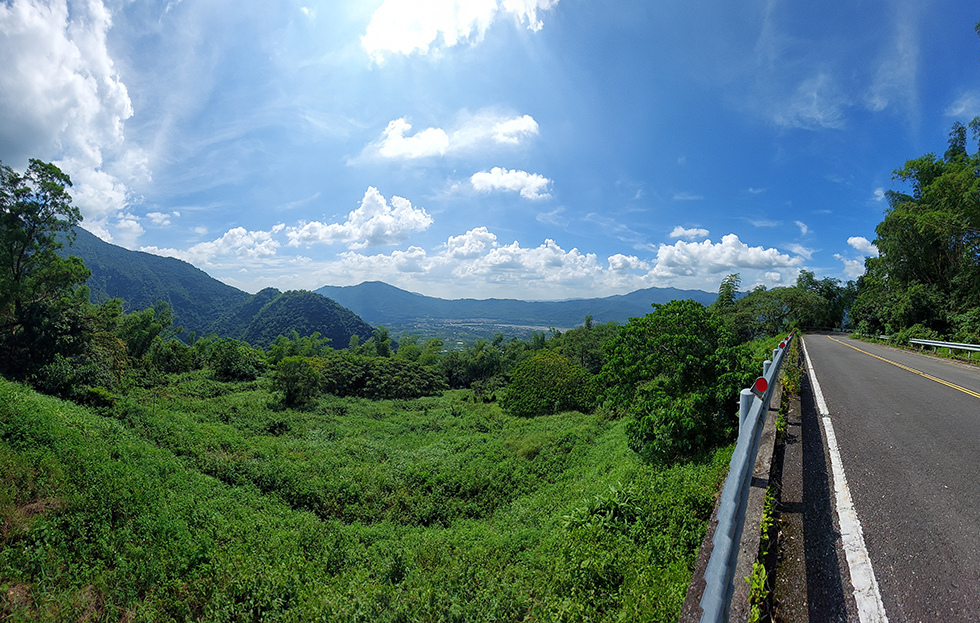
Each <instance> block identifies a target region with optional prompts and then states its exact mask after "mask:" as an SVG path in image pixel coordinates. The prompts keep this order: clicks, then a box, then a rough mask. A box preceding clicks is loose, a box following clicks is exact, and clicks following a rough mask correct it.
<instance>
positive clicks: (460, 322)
mask: <svg viewBox="0 0 980 623" xmlns="http://www.w3.org/2000/svg"><path fill="white" fill-rule="evenodd" d="M314 292H316V293H318V294H322V295H323V296H326V297H329V298H331V299H333V300H335V301H337V302H338V303H340V304H341V305H343V306H344V307H346V308H348V309H350V310H351V311H353V312H354V313H355V314H357V315H358V316H360V317H361V318H363V319H364V320H365V321H366V322H368V323H370V324H373V325H383V326H385V327H386V328H388V329H389V330H391V331H392V333H394V334H395V335H398V334H400V333H419V334H421V335H423V336H425V335H426V334H429V333H431V334H433V335H439V334H442V335H443V336H444V337H449V336H450V334H453V333H457V334H459V333H463V334H465V333H466V331H467V330H469V331H470V332H478V333H483V334H484V335H490V334H492V333H495V332H500V333H503V334H504V335H507V336H515V335H516V336H526V335H527V334H529V333H530V332H531V331H535V330H547V329H549V328H552V327H554V328H557V329H568V328H572V327H576V326H579V325H581V324H582V322H583V321H584V320H585V317H586V316H587V315H588V316H592V320H593V322H596V323H606V322H617V323H620V324H622V323H625V322H627V321H628V320H629V319H630V318H635V317H640V316H645V315H646V314H648V313H650V312H651V311H652V310H651V305H652V304H653V303H667V302H669V301H672V300H675V299H694V300H695V301H698V302H699V303H703V304H705V305H708V304H710V303H712V302H714V300H715V299H716V298H717V297H718V295H717V294H712V293H710V292H704V291H702V290H678V289H675V288H647V289H643V290H637V291H635V292H631V293H629V294H622V295H616V296H607V297H604V298H593V299H573V300H566V301H521V300H517V299H480V300H478V299H453V300H447V299H441V298H435V297H431V296H424V295H422V294H415V293H413V292H406V291H405V290H401V289H399V288H396V287H394V286H391V285H388V284H386V283H382V282H379V281H367V282H364V283H362V284H360V285H356V286H324V287H322V288H318V289H316V290H314Z"/></svg>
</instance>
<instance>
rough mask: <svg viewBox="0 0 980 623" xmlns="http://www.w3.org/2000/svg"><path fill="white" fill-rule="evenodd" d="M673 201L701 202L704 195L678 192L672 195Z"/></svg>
mask: <svg viewBox="0 0 980 623" xmlns="http://www.w3.org/2000/svg"><path fill="white" fill-rule="evenodd" d="M673 199H674V201H701V200H702V199H704V195H698V194H695V193H687V192H678V193H674V195H673Z"/></svg>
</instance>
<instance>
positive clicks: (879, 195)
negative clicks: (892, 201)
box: [874, 188, 885, 202]
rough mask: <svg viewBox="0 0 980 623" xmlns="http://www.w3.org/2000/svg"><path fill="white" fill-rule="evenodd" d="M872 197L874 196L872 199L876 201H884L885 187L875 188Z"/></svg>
mask: <svg viewBox="0 0 980 623" xmlns="http://www.w3.org/2000/svg"><path fill="white" fill-rule="evenodd" d="M874 197H875V198H874V200H875V201H877V202H881V201H884V200H885V189H884V188H875V193H874Z"/></svg>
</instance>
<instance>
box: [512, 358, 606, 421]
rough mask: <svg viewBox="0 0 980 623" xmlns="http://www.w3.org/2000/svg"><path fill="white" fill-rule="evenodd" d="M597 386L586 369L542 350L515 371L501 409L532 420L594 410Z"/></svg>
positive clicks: (519, 365)
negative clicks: (539, 416) (537, 417)
mask: <svg viewBox="0 0 980 623" xmlns="http://www.w3.org/2000/svg"><path fill="white" fill-rule="evenodd" d="M595 402H596V383H595V380H594V379H593V377H592V375H591V374H589V373H588V371H587V370H585V369H584V368H582V367H580V366H577V365H575V364H574V363H572V362H571V361H570V360H569V359H567V358H566V357H565V356H564V355H561V354H559V353H557V352H555V351H553V350H541V351H539V352H538V353H537V354H536V355H534V356H533V357H531V358H530V359H527V360H525V361H523V362H521V363H520V364H518V365H517V367H516V368H514V372H513V374H512V375H511V381H510V385H508V386H507V391H506V393H505V394H504V397H503V399H502V400H501V406H502V407H503V408H504V409H505V410H507V411H508V412H510V413H511V414H513V415H518V416H522V417H533V416H537V415H551V414H554V413H561V412H562V411H584V412H590V411H592V410H593V409H594V408H595Z"/></svg>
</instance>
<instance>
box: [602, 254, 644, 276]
mask: <svg viewBox="0 0 980 623" xmlns="http://www.w3.org/2000/svg"><path fill="white" fill-rule="evenodd" d="M607 261H608V262H609V270H611V271H613V272H615V273H625V272H626V271H629V270H642V271H648V270H650V264H648V263H646V262H644V261H643V260H641V259H640V258H638V257H636V256H635V255H623V254H622V253H617V254H616V255H611V256H609V259H608V260H607Z"/></svg>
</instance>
